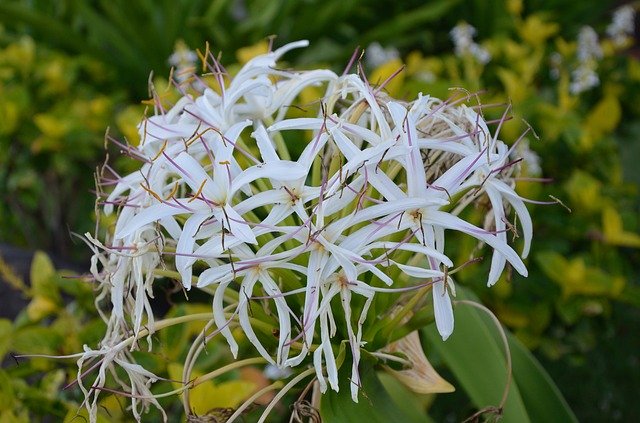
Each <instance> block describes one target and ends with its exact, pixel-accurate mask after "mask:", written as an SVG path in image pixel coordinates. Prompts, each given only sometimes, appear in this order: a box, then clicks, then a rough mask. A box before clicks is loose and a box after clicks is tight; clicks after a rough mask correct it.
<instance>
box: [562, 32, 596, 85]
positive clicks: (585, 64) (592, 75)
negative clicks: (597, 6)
mask: <svg viewBox="0 0 640 423" xmlns="http://www.w3.org/2000/svg"><path fill="white" fill-rule="evenodd" d="M576 54H577V58H578V66H577V67H576V68H575V69H574V70H573V71H572V72H571V83H570V85H569V91H570V92H571V93H572V94H580V93H582V92H585V91H588V90H590V89H592V88H594V87H597V86H598V85H600V78H599V77H598V73H597V72H596V70H597V68H598V60H600V59H602V48H601V47H600V42H599V41H598V34H596V31H595V30H594V29H593V28H592V27H590V26H584V27H582V29H580V32H579V33H578V47H577V53H576Z"/></svg>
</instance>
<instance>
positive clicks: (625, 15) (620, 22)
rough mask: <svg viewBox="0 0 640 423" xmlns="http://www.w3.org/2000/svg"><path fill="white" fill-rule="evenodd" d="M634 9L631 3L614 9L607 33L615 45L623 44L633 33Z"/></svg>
mask: <svg viewBox="0 0 640 423" xmlns="http://www.w3.org/2000/svg"><path fill="white" fill-rule="evenodd" d="M635 19H636V11H635V9H634V8H633V6H631V5H625V6H622V7H619V8H618V9H616V11H615V12H614V13H613V19H612V21H611V23H610V24H609V26H607V35H608V36H609V38H611V40H613V43H614V44H615V45H616V46H618V47H619V46H623V45H625V43H626V42H627V40H629V38H630V37H633V35H634V33H635V29H636V28H635Z"/></svg>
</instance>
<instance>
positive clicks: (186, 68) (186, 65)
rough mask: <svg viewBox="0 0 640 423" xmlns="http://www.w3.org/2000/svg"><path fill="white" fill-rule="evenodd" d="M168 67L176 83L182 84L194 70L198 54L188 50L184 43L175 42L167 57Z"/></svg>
mask: <svg viewBox="0 0 640 423" xmlns="http://www.w3.org/2000/svg"><path fill="white" fill-rule="evenodd" d="M168 62H169V65H171V66H172V67H173V68H174V69H175V71H174V77H175V79H176V81H178V83H183V82H184V81H187V80H189V79H190V78H191V77H192V76H193V74H194V73H195V70H196V63H197V62H198V54H197V53H196V52H195V51H193V50H190V49H189V47H187V45H186V44H185V43H184V41H178V42H176V46H175V48H174V50H173V53H172V54H171V56H169V60H168Z"/></svg>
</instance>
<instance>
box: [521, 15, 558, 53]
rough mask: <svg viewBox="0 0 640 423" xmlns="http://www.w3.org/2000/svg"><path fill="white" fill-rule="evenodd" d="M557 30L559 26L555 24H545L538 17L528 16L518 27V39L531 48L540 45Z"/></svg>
mask: <svg viewBox="0 0 640 423" xmlns="http://www.w3.org/2000/svg"><path fill="white" fill-rule="evenodd" d="M559 29H560V26H559V25H558V24H557V23H550V22H545V21H544V19H542V17H541V16H540V15H530V16H529V17H528V18H527V19H526V20H525V21H524V22H523V23H522V24H521V25H519V26H518V32H519V33H520V37H522V39H523V40H524V41H526V42H527V43H529V44H531V45H532V46H540V45H542V44H543V43H544V42H545V41H546V40H547V39H548V38H549V37H551V36H553V35H554V34H555V33H557V32H558V30H559Z"/></svg>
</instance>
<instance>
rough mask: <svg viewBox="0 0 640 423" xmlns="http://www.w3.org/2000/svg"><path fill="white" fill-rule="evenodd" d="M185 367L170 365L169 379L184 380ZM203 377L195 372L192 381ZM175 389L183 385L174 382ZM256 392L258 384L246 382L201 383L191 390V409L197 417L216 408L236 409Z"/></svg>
mask: <svg viewBox="0 0 640 423" xmlns="http://www.w3.org/2000/svg"><path fill="white" fill-rule="evenodd" d="M182 369H183V366H182V365H181V364H178V363H170V364H169V366H168V371H169V378H170V379H171V380H173V381H179V380H182ZM200 376H202V373H200V372H197V371H193V372H192V373H191V379H192V380H193V379H195V378H196V377H200ZM173 385H174V387H176V388H179V387H181V386H182V384H180V383H178V382H173ZM255 390H256V384H255V383H253V382H249V381H246V380H231V381H227V382H222V383H220V384H216V383H214V382H213V381H211V380H208V381H206V382H203V383H201V384H200V385H198V386H196V387H195V388H193V389H190V390H189V401H190V407H191V409H192V410H193V412H194V413H195V414H197V415H204V414H207V413H208V412H209V411H211V410H213V409H215V408H236V407H237V406H238V405H240V404H241V403H242V402H243V401H244V400H246V399H247V398H248V397H249V396H251V394H253V393H254V392H255Z"/></svg>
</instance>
